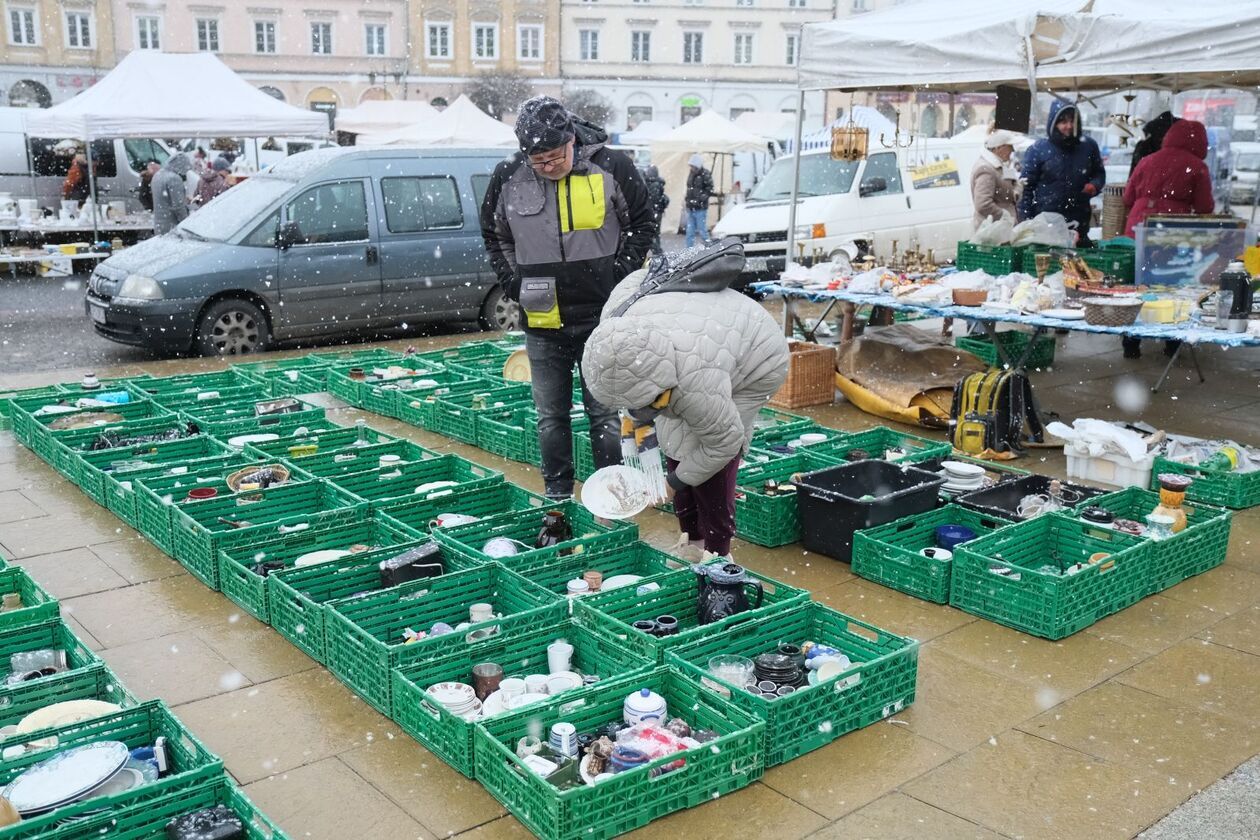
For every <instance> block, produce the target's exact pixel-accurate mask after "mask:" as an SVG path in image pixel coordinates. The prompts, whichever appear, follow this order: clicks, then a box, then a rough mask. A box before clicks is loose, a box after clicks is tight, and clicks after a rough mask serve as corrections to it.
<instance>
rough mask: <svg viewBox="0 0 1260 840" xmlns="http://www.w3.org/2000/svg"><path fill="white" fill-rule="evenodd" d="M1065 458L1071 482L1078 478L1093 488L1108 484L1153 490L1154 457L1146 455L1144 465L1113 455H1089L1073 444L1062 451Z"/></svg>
mask: <svg viewBox="0 0 1260 840" xmlns="http://www.w3.org/2000/svg"><path fill="white" fill-rule="evenodd" d="M1063 454H1064V455H1066V456H1067V474H1068V478H1078V479H1081V480H1083V481H1088V482H1090V483H1091V484H1105V485H1107V486H1108V487H1119V488H1125V487H1150V486H1151V469H1152V467H1153V466H1154V464H1155V456H1154V455H1147V456H1146V457H1145V458H1143V459H1142V460H1141V461H1134V460H1132V459H1131V458H1129V457H1128V456H1125V455H1118V454H1113V453H1110V452H1104V453H1103V454H1101V455H1090V454H1089V450H1087V449H1086V448H1085V447H1081V448H1079V449H1078V448H1077V447H1075V446H1073V445H1072V444H1070V443H1069V444H1067V445H1066V446H1065V447H1063Z"/></svg>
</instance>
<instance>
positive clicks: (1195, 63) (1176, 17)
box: [787, 0, 1260, 253]
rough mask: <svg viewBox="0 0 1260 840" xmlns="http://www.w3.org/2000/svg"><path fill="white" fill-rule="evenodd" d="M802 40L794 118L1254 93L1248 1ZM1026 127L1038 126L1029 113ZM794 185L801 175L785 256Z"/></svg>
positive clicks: (818, 32)
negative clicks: (1133, 94)
mask: <svg viewBox="0 0 1260 840" xmlns="http://www.w3.org/2000/svg"><path fill="white" fill-rule="evenodd" d="M801 32H802V39H801V52H800V61H799V65H798V68H797V72H798V77H797V87H798V88H799V90H800V97H799V100H798V114H800V113H801V112H802V111H803V108H801V107H799V106H800V105H801V104H803V102H804V98H805V92H806V91H812V90H842V91H856V90H861V91H872V90H901V91H912V90H931V91H941V92H978V91H991V90H994V89H995V88H996V87H997V86H998V85H1015V86H1021V87H1024V88H1026V89H1030V90H1049V91H1053V92H1056V93H1060V94H1061V95H1065V96H1067V95H1073V94H1075V93H1076V92H1078V91H1102V92H1105V91H1120V90H1130V89H1148V90H1162V91H1170V92H1179V91H1185V90H1195V89H1201V88H1214V87H1215V88H1220V87H1224V88H1254V87H1256V86H1257V85H1260V50H1257V49H1256V36H1257V33H1260V3H1255V2H1246V0H1197V2H1193V3H1186V2H1183V0H1176V2H1174V1H1173V0H1007V2H1005V3H999V4H994V3H990V2H984V1H983V0H969V2H952V3H935V2H934V3H914V4H908V5H899V6H895V7H891V8H889V9H887V10H883V11H877V12H871V13H870V14H865V15H857V16H855V17H851V18H846V19H844V20H838V21H826V22H821V23H812V24H806V25H804V26H803V27H802V28H801ZM1031 122H1032V126H1033V128H1034V129H1038V122H1039V119H1038V116H1037V114H1036V110H1035V109H1034V113H1033V116H1032V120H1031ZM800 133H801V128H800V122H799V119H798V123H797V137H798V138H799V137H800ZM797 164H798V167H799V157H798V158H797ZM799 180H800V179H799V171H798V172H797V178H796V182H797V183H794V184H793V196H792V199H793V200H792V203H791V205H790V208H791V211H790V218H789V224H788V243H787V245H788V253H791V252H792V248H793V245H794V243H793V239H794V238H795V236H794V234H795V227H796V205H797V202H796V189H797V187H798V182H799Z"/></svg>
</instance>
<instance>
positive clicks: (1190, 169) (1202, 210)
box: [1124, 120, 1216, 236]
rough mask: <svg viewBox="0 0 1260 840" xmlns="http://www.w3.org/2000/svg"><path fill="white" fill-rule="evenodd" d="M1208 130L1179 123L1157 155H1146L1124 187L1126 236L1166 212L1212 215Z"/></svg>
mask: <svg viewBox="0 0 1260 840" xmlns="http://www.w3.org/2000/svg"><path fill="white" fill-rule="evenodd" d="M1207 152H1208V141H1207V129H1206V128H1204V126H1203V123H1201V122H1195V121H1194V120H1178V121H1177V122H1175V123H1173V125H1172V127H1171V128H1169V129H1168V133H1167V134H1166V135H1164V143H1163V145H1162V146H1160V149H1159V151H1158V152H1154V153H1153V154H1150V155H1147V156H1146V157H1144V158H1142V161H1141V162H1140V163H1139V164H1138V165H1137V168H1136V169H1135V170H1133V175H1132V176H1131V177H1130V178H1129V183H1128V184H1127V185H1126V186H1125V188H1124V206H1125V209H1126V211H1127V213H1128V221H1127V223H1126V224H1125V231H1124V232H1125V234H1126V235H1128V236H1133V229H1134V228H1135V227H1137V226H1138V225H1140V224H1141V223H1142V222H1143V221H1145V220H1146V217H1147V216H1157V215H1161V214H1167V213H1178V214H1194V215H1196V216H1201V215H1204V214H1207V213H1211V212H1212V210H1213V208H1214V207H1215V206H1216V203H1215V201H1214V200H1213V198H1212V176H1211V174H1210V173H1209V172H1208V168H1207V164H1206V163H1204V162H1203V159H1204V158H1206V157H1207Z"/></svg>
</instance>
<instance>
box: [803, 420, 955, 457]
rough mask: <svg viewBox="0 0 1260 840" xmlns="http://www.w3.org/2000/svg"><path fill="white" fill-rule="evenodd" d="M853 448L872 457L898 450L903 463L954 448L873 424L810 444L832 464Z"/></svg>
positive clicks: (939, 441)
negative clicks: (823, 441) (841, 435)
mask: <svg viewBox="0 0 1260 840" xmlns="http://www.w3.org/2000/svg"><path fill="white" fill-rule="evenodd" d="M855 449H861V450H864V451H865V452H866V453H867V454H868V455H869V456H870V457H871V458H874V459H877V460H884V455H885V453H886V452H888V450H890V449H901V450H904V451H905V453H906V454H905V455H903V456H901V457H900V458H896V459H894V460H895V461H896V462H898V463H903V464H916V463H918V462H920V461H927V460H931V459H933V458H941V457H944V456H946V455H948V454H949V453H950V452H951V451H952V450H953V446H951V445H950V443H949V442H948V441H943V440H932V439H930V438H925V437H920V436H918V435H912V434H909V433H907V432H902V431H898V430H897V429H890V428H888V427H887V426H875V427H873V428H870V429H867V430H866V431H863V432H853V433H851V434H848V435H846V436H844V437H842V438H838V439H837V440H835V441H828V442H827V443H820V444H818V445H816V446H812V447H810V450H811V454H813V455H814V456H816V457H817V458H820V459H826V460H830V461H831V462H832V463H833V464H843V463H845V462H847V461H848V460H849V453H851V452H852V451H853V450H855Z"/></svg>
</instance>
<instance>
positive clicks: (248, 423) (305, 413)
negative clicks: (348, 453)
mask: <svg viewBox="0 0 1260 840" xmlns="http://www.w3.org/2000/svg"><path fill="white" fill-rule="evenodd" d="M271 399H294V400H298V402H299V404H300V406H301V407H300V408H299V409H298V410H297V411H291V412H289V413H287V414H272V415H266V416H263V417H259V416H257V415H255V414H254V408H255V406H256V405H257V404H258V403H259V402H263V401H264V400H239V401H233V400H222V401H215V400H207V401H205V402H200V403H197V404H196V405H193V406H189V407H188V408H185V409H183V410H182V411H181V412H180V416H181V417H184V418H186V419H188V420H191V421H193V422H194V423H196V424H197V425H198V426H200V427H201V428H202V429H205V430H206V431H207V432H209V433H210V434H212V435H215V436H216V437H219V438H223V439H227V438H229V437H233V436H236V435H246V434H254V433H262V432H270V431H272V429H271V427H272V426H278V427H291V426H293V425H295V424H300V423H308V422H311V421H314V420H323V419H325V418H324V409H322V408H319V407H317V406H314V405H311V404H310V403H306V402H302V401H301V400H300V399H298V398H297V397H282V398H273V397H268V398H267V400H271Z"/></svg>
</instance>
